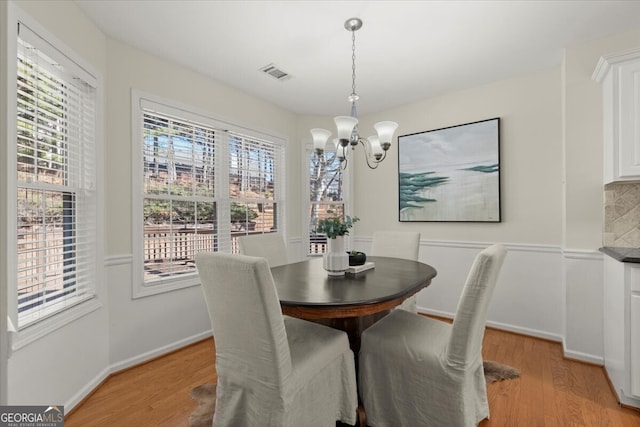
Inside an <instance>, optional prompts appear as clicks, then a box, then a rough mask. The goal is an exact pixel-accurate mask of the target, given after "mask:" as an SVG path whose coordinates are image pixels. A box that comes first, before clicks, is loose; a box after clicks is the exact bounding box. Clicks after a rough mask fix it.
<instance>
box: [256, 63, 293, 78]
mask: <svg viewBox="0 0 640 427" xmlns="http://www.w3.org/2000/svg"><path fill="white" fill-rule="evenodd" d="M260 71H262V72H263V73H265V74H267V75H269V76H271V77H273V78H274V79H276V80H280V81H283V80H287V79H290V78H291V74H289V73H287V72H286V71H282V70H281V69H280V68H278V67H277V66H276V65H274V64H269V65H267V66H265V67H262V68H260Z"/></svg>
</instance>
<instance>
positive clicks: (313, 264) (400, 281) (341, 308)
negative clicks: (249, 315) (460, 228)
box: [271, 257, 437, 319]
mask: <svg viewBox="0 0 640 427" xmlns="http://www.w3.org/2000/svg"><path fill="white" fill-rule="evenodd" d="M367 261H372V262H373V263H374V264H375V267H374V268H373V269H371V270H367V271H363V272H360V273H357V274H345V275H344V276H337V277H336V276H329V275H328V274H327V272H326V271H325V270H324V269H323V268H322V258H312V259H309V260H305V261H301V262H296V263H293V264H286V265H281V266H278V267H273V268H272V269H271V273H272V275H273V279H274V281H275V284H276V288H277V290H278V298H279V299H280V305H281V306H282V310H283V313H285V314H288V315H292V316H295V317H301V318H305V319H322V318H324V319H331V318H342V317H359V316H363V315H368V314H374V313H377V312H381V311H385V310H389V309H391V308H393V307H395V306H397V305H399V304H401V303H402V301H404V300H405V299H407V298H408V297H410V296H411V295H413V294H415V293H416V292H418V291H419V290H421V289H422V288H424V287H426V286H428V285H429V284H430V283H431V279H432V278H434V277H435V276H436V274H437V273H436V270H435V269H434V268H433V267H431V266H430V265H427V264H424V263H421V262H417V261H410V260H405V259H399V258H385V257H368V258H367Z"/></svg>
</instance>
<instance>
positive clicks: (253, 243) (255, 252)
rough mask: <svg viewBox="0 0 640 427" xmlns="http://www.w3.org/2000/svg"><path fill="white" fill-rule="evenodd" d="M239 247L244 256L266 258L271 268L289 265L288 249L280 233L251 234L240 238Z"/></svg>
mask: <svg viewBox="0 0 640 427" xmlns="http://www.w3.org/2000/svg"><path fill="white" fill-rule="evenodd" d="M238 246H239V248H240V253H241V254H243V255H249V256H256V257H261V258H265V259H266V260H267V262H268V263H269V267H277V266H279V265H284V264H288V263H289V258H288V256H287V247H286V245H285V244H284V239H283V238H282V235H281V234H279V233H265V234H251V235H247V236H240V237H238Z"/></svg>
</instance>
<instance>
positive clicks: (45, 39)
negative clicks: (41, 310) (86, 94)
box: [3, 2, 104, 351]
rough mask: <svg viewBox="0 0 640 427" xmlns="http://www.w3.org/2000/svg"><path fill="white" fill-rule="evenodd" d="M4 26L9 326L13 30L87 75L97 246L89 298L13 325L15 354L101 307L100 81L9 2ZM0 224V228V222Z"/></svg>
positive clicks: (13, 220)
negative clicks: (91, 88)
mask: <svg viewBox="0 0 640 427" xmlns="http://www.w3.org/2000/svg"><path fill="white" fill-rule="evenodd" d="M7 12H8V19H7V22H8V23H9V25H8V27H9V28H8V29H7V52H6V55H7V64H6V65H7V99H6V102H7V117H6V123H7V127H6V137H7V141H10V143H8V144H7V148H6V159H5V167H6V175H5V178H6V196H7V197H6V201H5V203H7V206H6V210H5V213H6V214H7V215H6V216H7V218H6V223H5V224H6V229H7V231H6V232H7V235H6V245H7V248H9V249H10V250H8V251H7V256H6V262H7V268H6V278H7V281H6V283H7V301H8V304H7V306H8V307H7V313H8V318H9V320H10V321H11V323H12V324H13V325H16V326H18V290H17V285H18V278H17V274H18V272H17V266H18V257H17V251H16V250H15V248H17V244H18V233H17V217H18V216H17V209H16V204H15V202H14V203H9V202H10V201H15V200H17V193H18V184H19V182H18V178H17V162H16V159H17V157H16V156H17V146H16V143H15V142H16V141H17V91H16V88H17V84H18V67H17V58H18V26H25V27H27V28H28V29H29V30H30V31H31V32H32V33H34V34H35V36H36V37H38V39H39V40H38V42H39V43H44V44H45V45H42V46H46V48H45V49H41V50H43V51H45V53H46V54H47V55H49V56H52V57H54V58H53V59H55V60H60V61H63V63H67V64H69V65H71V66H72V67H77V68H79V69H80V70H81V72H84V73H85V74H86V75H88V76H90V77H91V78H92V81H91V82H90V83H92V84H94V85H95V111H94V115H95V128H94V148H95V151H94V156H93V159H91V160H92V161H93V164H94V167H95V177H96V179H95V204H94V206H93V209H92V210H91V212H92V213H93V214H94V216H95V231H94V233H95V234H93V238H94V240H95V242H96V243H97V244H96V246H95V248H94V250H95V251H94V255H93V257H92V258H91V259H92V260H93V262H91V263H90V267H91V269H92V271H93V276H94V277H93V279H94V280H93V281H92V283H89V289H90V293H91V295H90V296H89V297H87V298H86V299H83V300H81V301H79V302H78V303H77V304H72V305H70V306H65V307H61V308H58V309H57V310H53V311H52V312H51V313H48V314H47V315H44V316H39V318H38V320H37V321H35V322H33V323H29V324H27V325H24V326H18V327H17V329H18V330H17V332H15V333H14V334H13V336H12V343H11V345H12V349H13V350H14V351H15V350H18V349H20V348H22V347H24V346H26V345H28V344H30V343H32V342H34V341H36V340H38V339H40V338H41V337H44V336H46V335H48V334H49V333H51V332H53V331H55V330H57V329H59V328H61V327H63V326H65V325H67V324H69V323H71V322H73V321H75V320H77V319H79V318H81V317H83V316H85V315H87V314H89V313H91V312H93V311H95V310H97V309H99V308H100V307H102V302H101V300H102V298H103V290H104V288H103V280H104V248H103V245H101V244H100V242H103V241H104V214H103V210H104V202H103V201H104V185H103V181H104V179H103V177H104V164H103V159H104V155H103V149H104V143H103V140H104V79H103V77H102V75H101V73H99V72H98V71H97V70H96V69H95V68H94V67H93V66H92V65H90V64H88V63H87V62H86V61H85V60H84V59H83V58H82V57H81V56H80V55H78V54H76V53H75V52H74V51H73V50H72V49H71V48H69V47H68V46H67V45H66V44H65V43H63V42H62V41H61V40H59V39H58V38H57V37H55V36H54V35H53V34H51V33H50V32H49V31H47V30H46V29H45V28H43V27H42V26H41V25H39V24H38V23H37V22H36V21H35V20H33V19H32V18H31V17H30V16H29V15H27V14H26V13H24V12H23V11H21V10H20V9H19V8H17V7H14V6H13V5H12V4H11V2H10V3H9V5H8V9H7ZM3 225H4V224H3Z"/></svg>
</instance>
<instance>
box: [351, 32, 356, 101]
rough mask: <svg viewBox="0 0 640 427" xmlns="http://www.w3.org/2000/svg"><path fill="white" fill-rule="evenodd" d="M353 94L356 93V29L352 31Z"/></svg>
mask: <svg viewBox="0 0 640 427" xmlns="http://www.w3.org/2000/svg"><path fill="white" fill-rule="evenodd" d="M351 94H352V95H356V32H355V31H351ZM354 102H355V101H354Z"/></svg>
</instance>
